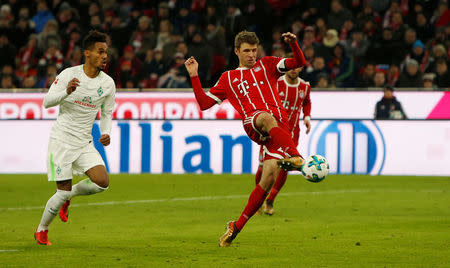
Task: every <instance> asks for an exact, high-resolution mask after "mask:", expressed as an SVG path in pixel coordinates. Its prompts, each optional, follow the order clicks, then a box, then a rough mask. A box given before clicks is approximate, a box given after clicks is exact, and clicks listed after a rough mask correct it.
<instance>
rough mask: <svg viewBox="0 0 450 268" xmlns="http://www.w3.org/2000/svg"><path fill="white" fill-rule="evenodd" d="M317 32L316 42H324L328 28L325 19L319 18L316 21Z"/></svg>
mask: <svg viewBox="0 0 450 268" xmlns="http://www.w3.org/2000/svg"><path fill="white" fill-rule="evenodd" d="M314 28H315V30H316V41H317V42H322V41H323V39H324V38H325V35H326V34H327V31H328V28H327V23H326V22H325V19H324V18H318V19H317V20H316V25H315V27H314Z"/></svg>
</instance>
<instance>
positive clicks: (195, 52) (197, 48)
mask: <svg viewBox="0 0 450 268" xmlns="http://www.w3.org/2000/svg"><path fill="white" fill-rule="evenodd" d="M182 55H183V58H186V56H187V55H185V54H182ZM212 55H213V48H212V47H210V46H209V45H208V43H206V42H205V40H204V37H203V35H202V34H201V33H200V32H196V33H195V34H194V38H192V44H190V45H189V56H193V57H194V58H195V59H197V60H198V61H200V62H201V63H202V65H200V66H199V68H198V76H199V78H200V80H204V81H208V80H209V79H210V72H209V71H210V69H211V66H212ZM183 64H184V62H183Z"/></svg>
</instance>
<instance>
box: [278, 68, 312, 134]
mask: <svg viewBox="0 0 450 268" xmlns="http://www.w3.org/2000/svg"><path fill="white" fill-rule="evenodd" d="M277 90H278V94H279V96H280V99H281V103H282V104H283V107H284V108H285V109H286V111H287V116H288V120H289V129H290V130H291V131H293V132H295V131H299V120H300V113H301V111H302V110H303V116H304V117H305V116H311V100H310V98H309V92H310V91H311V85H310V84H309V82H306V81H305V80H303V79H301V78H298V82H297V84H295V85H291V84H288V82H287V81H286V77H285V76H284V75H283V76H282V77H280V78H279V79H278V81H277Z"/></svg>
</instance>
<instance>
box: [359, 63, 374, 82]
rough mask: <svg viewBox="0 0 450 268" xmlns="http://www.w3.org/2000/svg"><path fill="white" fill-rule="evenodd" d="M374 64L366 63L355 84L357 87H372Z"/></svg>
mask: <svg viewBox="0 0 450 268" xmlns="http://www.w3.org/2000/svg"><path fill="white" fill-rule="evenodd" d="M374 76H375V65H374V64H373V63H369V64H367V65H366V66H365V67H364V68H363V70H362V73H361V74H360V75H359V77H358V80H357V83H356V86H357V87H364V88H366V87H372V86H373V85H374V81H373V80H374Z"/></svg>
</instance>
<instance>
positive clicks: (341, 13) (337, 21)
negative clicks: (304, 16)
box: [328, 0, 352, 30]
mask: <svg viewBox="0 0 450 268" xmlns="http://www.w3.org/2000/svg"><path fill="white" fill-rule="evenodd" d="M349 18H352V13H351V11H350V10H348V9H347V8H345V7H343V6H342V4H341V2H340V0H332V1H331V10H330V13H329V14H328V27H330V28H331V29H335V30H340V29H341V28H342V26H343V25H344V22H345V21H346V20H347V19H349Z"/></svg>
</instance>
